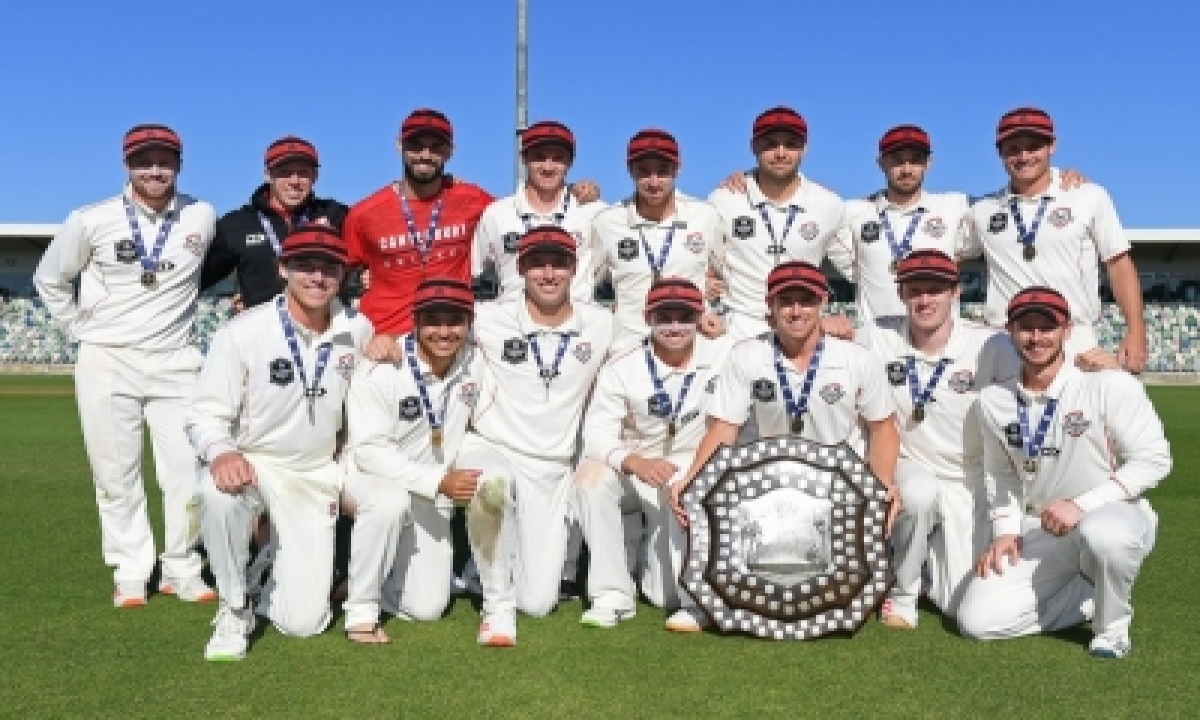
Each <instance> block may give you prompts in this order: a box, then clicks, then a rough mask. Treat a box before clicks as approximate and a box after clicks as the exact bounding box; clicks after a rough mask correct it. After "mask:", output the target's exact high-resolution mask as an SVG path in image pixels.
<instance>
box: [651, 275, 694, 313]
mask: <svg viewBox="0 0 1200 720" xmlns="http://www.w3.org/2000/svg"><path fill="white" fill-rule="evenodd" d="M667 307H682V308H686V309H688V310H694V311H696V312H698V313H703V312H704V293H702V292H700V288H698V287H696V285H695V284H694V283H692V282H691V281H690V280H687V279H685V278H681V277H665V278H662V279H660V280H658V281H656V282H655V283H654V284H653V285H651V286H650V291H649V292H647V293H646V311H645V312H646V315H649V314H650V313H652V312H654V311H655V310H659V309H662V308H667Z"/></svg>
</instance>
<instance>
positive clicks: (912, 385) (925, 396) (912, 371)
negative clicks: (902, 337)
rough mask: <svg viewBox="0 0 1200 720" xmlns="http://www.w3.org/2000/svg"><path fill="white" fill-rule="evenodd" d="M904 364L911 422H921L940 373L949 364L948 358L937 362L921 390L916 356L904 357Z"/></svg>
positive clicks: (940, 375) (939, 378)
mask: <svg viewBox="0 0 1200 720" xmlns="http://www.w3.org/2000/svg"><path fill="white" fill-rule="evenodd" d="M904 364H905V366H907V368H908V392H909V395H911V396H912V403H913V420H915V421H917V422H921V421H922V420H924V419H925V406H926V405H928V404H929V402H930V400H931V399H932V398H933V391H934V390H935V389H936V388H937V384H938V381H939V380H941V379H942V373H943V372H945V370H946V366H947V365H949V364H950V358H942V359H941V360H938V361H937V365H936V366H935V367H934V368H933V374H932V375H930V376H929V382H928V383H926V384H925V387H924V388H923V389H922V387H921V378H920V377H919V376H918V375H917V359H916V356H914V355H909V356H907V357H905V358H904Z"/></svg>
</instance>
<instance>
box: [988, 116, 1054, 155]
mask: <svg viewBox="0 0 1200 720" xmlns="http://www.w3.org/2000/svg"><path fill="white" fill-rule="evenodd" d="M1022 133H1024V134H1027V135H1037V136H1038V137H1044V138H1046V139H1048V140H1053V139H1054V121H1053V120H1051V119H1050V116H1049V115H1048V114H1047V113H1046V111H1045V110H1040V109H1038V108H1032V107H1023V108H1017V109H1016V110H1009V111H1008V112H1006V113H1004V116H1003V117H1001V118H1000V123H999V124H998V125H996V146H997V147H999V146H1000V143H1002V142H1004V141H1005V140H1007V139H1009V138H1010V137H1012V136H1014V135H1020V134H1022Z"/></svg>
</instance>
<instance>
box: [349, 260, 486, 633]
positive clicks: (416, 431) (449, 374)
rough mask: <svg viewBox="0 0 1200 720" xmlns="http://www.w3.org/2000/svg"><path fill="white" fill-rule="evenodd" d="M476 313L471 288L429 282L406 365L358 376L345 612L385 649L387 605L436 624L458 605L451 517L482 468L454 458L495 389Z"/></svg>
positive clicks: (369, 366) (352, 625)
mask: <svg viewBox="0 0 1200 720" xmlns="http://www.w3.org/2000/svg"><path fill="white" fill-rule="evenodd" d="M474 305H475V297H474V294H473V293H472V292H471V286H470V285H468V284H466V283H463V282H460V281H458V280H433V279H427V280H423V281H422V282H421V284H420V285H419V286H418V287H417V291H416V293H415V294H414V296H413V312H414V313H415V315H416V317H415V318H414V326H413V327H414V329H413V331H412V332H411V333H409V334H408V335H405V336H404V337H403V338H401V340H400V345H401V347H402V348H403V352H404V360H402V361H401V362H398V363H393V362H385V363H379V364H376V363H373V362H371V361H366V362H364V363H362V364H361V365H359V367H358V369H357V370H356V371H355V374H354V381H353V382H352V383H351V385H350V394H349V395H348V396H347V398H346V417H347V420H348V427H349V433H348V437H347V443H346V444H347V448H348V449H347V451H346V453H347V455H348V458H349V461H348V465H349V469H348V474H347V478H346V490H345V494H344V497H345V499H346V501H347V505H348V506H350V507H349V509H351V510H352V514H353V515H354V531H353V535H352V536H351V540H350V577H349V594H348V596H347V598H346V602H345V605H344V610H345V611H346V637H347V638H349V639H350V640H352V641H355V642H365V643H379V642H388V636H387V634H386V633H385V632H384V631H383V629H382V628H381V627H379V611H380V606H381V604H382V605H383V606H384V607H386V608H388V609H389V610H390V611H391V612H392V613H393V614H396V615H399V616H402V617H405V618H408V619H413V620H436V619H438V618H439V617H441V615H442V613H443V612H444V611H445V609H446V605H447V603H448V602H449V601H450V578H451V576H452V575H453V561H454V546H453V542H452V540H453V538H452V536H451V530H450V518H451V516H452V514H453V512H454V503H455V502H459V503H466V502H467V501H469V500H470V499H471V498H472V497H473V496H474V494H475V487H476V484H477V482H478V479H479V471H478V470H471V469H461V468H456V467H455V465H454V462H455V459H456V458H457V456H458V449H459V446H460V445H461V444H462V439H463V435H464V434H465V433H466V429H467V421H468V419H469V418H470V415H471V413H472V411H473V410H474V409H475V408H476V407H477V406H478V404H479V403H480V402H481V397H482V398H483V400H482V402H484V403H486V402H489V401H490V399H489V397H488V396H489V395H490V392H491V390H490V389H489V388H490V385H491V384H490V383H486V382H485V380H484V377H483V376H482V373H483V371H484V368H485V367H486V366H485V365H484V363H474V364H472V363H470V357H471V354H470V349H469V347H468V346H466V345H465V343H466V340H467V335H468V333H469V332H470V330H471V318H472V315H473V314H474ZM389 575H390V576H391V582H390V583H388V584H387V585H385V580H387V578H388V576H389ZM385 588H386V591H385Z"/></svg>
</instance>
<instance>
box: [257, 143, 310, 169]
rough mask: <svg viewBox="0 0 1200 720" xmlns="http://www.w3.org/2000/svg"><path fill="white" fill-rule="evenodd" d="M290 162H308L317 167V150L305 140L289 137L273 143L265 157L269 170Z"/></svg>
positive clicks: (264, 161)
mask: <svg viewBox="0 0 1200 720" xmlns="http://www.w3.org/2000/svg"><path fill="white" fill-rule="evenodd" d="M288 160H307V161H308V162H310V163H312V164H313V165H317V164H318V163H317V148H316V147H315V146H314V145H313V144H312V143H310V142H309V141H307V140H305V139H304V138H298V137H296V136H295V135H288V136H286V137H281V138H279V139H278V140H276V141H275V142H273V143H271V144H270V145H269V146H268V147H267V152H266V154H265V155H264V156H263V163H264V164H265V165H266V166H267V169H268V170H269V169H271V168H273V167H275V166H276V165H279V164H282V163H285V162H287V161H288Z"/></svg>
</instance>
